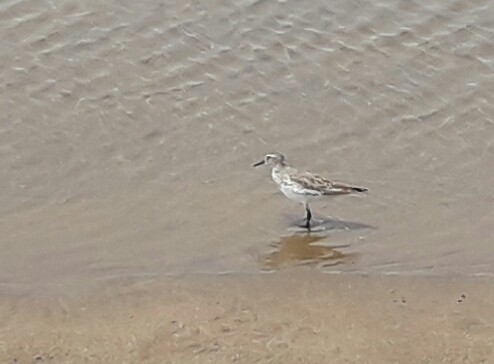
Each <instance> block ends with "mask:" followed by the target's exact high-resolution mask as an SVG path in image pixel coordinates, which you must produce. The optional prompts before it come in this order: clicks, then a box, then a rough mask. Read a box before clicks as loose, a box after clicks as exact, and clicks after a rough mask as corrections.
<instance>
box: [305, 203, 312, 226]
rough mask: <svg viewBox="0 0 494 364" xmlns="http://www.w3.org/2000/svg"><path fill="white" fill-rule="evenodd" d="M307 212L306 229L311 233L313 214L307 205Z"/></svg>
mask: <svg viewBox="0 0 494 364" xmlns="http://www.w3.org/2000/svg"><path fill="white" fill-rule="evenodd" d="M305 212H306V213H307V215H306V217H305V219H306V222H305V228H306V229H307V230H309V231H310V219H312V213H311V212H310V208H309V204H305Z"/></svg>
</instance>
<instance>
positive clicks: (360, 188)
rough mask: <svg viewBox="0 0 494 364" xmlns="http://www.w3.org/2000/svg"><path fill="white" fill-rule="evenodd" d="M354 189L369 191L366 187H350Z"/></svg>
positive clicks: (356, 190)
mask: <svg viewBox="0 0 494 364" xmlns="http://www.w3.org/2000/svg"><path fill="white" fill-rule="evenodd" d="M350 188H351V190H352V191H355V192H367V191H369V189H367V188H365V187H354V186H352V187H350Z"/></svg>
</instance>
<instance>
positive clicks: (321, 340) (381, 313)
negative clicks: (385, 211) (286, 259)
mask: <svg viewBox="0 0 494 364" xmlns="http://www.w3.org/2000/svg"><path fill="white" fill-rule="evenodd" d="M118 285H119V287H120V290H119V292H118V293H115V290H114V287H115V282H114V283H113V284H112V286H113V288H112V289H111V290H110V291H111V293H109V292H105V291H104V290H103V291H100V292H98V294H97V297H87V298H86V299H84V300H82V302H84V303H83V304H82V303H81V300H78V301H77V302H78V303H75V302H74V301H69V300H63V299H62V298H60V299H59V300H38V301H31V300H27V299H26V300H22V304H21V305H19V302H18V301H17V303H16V304H11V305H6V304H5V303H4V304H2V306H1V308H0V319H1V322H2V331H1V334H0V343H1V346H0V348H1V349H0V358H1V360H2V362H4V363H31V362H35V363H85V362H98V363H210V362H212V363H232V362H233V363H326V362H330V363H490V362H492V361H493V360H494V350H493V345H494V344H493V343H494V316H493V315H492V312H493V310H494V303H493V302H494V293H493V292H494V290H493V283H492V282H490V281H489V280H487V281H486V280H478V279H477V280H475V279H470V280H465V279H460V280H458V279H447V278H435V279H434V278H416V277H415V278H414V277H365V276H352V275H321V274H316V273H314V272H311V271H308V270H304V269H301V270H295V271H292V272H290V273H279V274H263V275H253V276H249V275H244V276H228V275H224V276H214V277H210V276H204V275H202V276H198V277H189V278H175V279H170V280H165V281H163V282H160V283H159V284H156V283H150V282H145V281H144V282H139V283H137V282H119V284H118Z"/></svg>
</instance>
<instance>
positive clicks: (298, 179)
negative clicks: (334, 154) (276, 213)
mask: <svg viewBox="0 0 494 364" xmlns="http://www.w3.org/2000/svg"><path fill="white" fill-rule="evenodd" d="M262 164H265V165H267V166H269V167H271V168H272V170H271V177H272V178H273V181H275V182H276V184H277V185H278V187H279V189H280V190H281V192H283V194H284V195H285V196H286V197H288V198H289V199H291V200H294V201H297V202H300V203H302V204H303V205H304V208H305V212H306V215H305V225H304V227H305V228H306V229H307V230H310V220H311V218H312V213H311V211H310V207H309V202H310V201H313V200H316V199H318V198H321V197H323V196H337V195H348V194H350V193H355V192H366V191H367V188H365V187H356V186H350V185H347V184H343V183H339V182H331V181H330V180H328V179H326V178H324V177H321V176H318V175H316V174H312V173H310V172H299V171H297V170H296V169H295V168H293V167H290V166H289V165H288V163H287V161H286V159H285V156H284V155H283V154H280V153H269V154H266V156H265V157H264V159H263V160H262V161H259V162H257V163H255V164H254V167H257V166H260V165H262Z"/></svg>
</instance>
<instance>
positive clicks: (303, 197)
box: [280, 185, 320, 203]
mask: <svg viewBox="0 0 494 364" xmlns="http://www.w3.org/2000/svg"><path fill="white" fill-rule="evenodd" d="M280 190H281V192H283V194H284V195H285V196H286V197H288V198H289V199H290V200H293V201H297V202H300V203H307V202H309V201H313V200H315V199H317V198H319V197H320V196H318V195H309V194H304V193H299V192H298V191H296V190H294V189H293V188H291V187H290V186H283V185H280Z"/></svg>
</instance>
